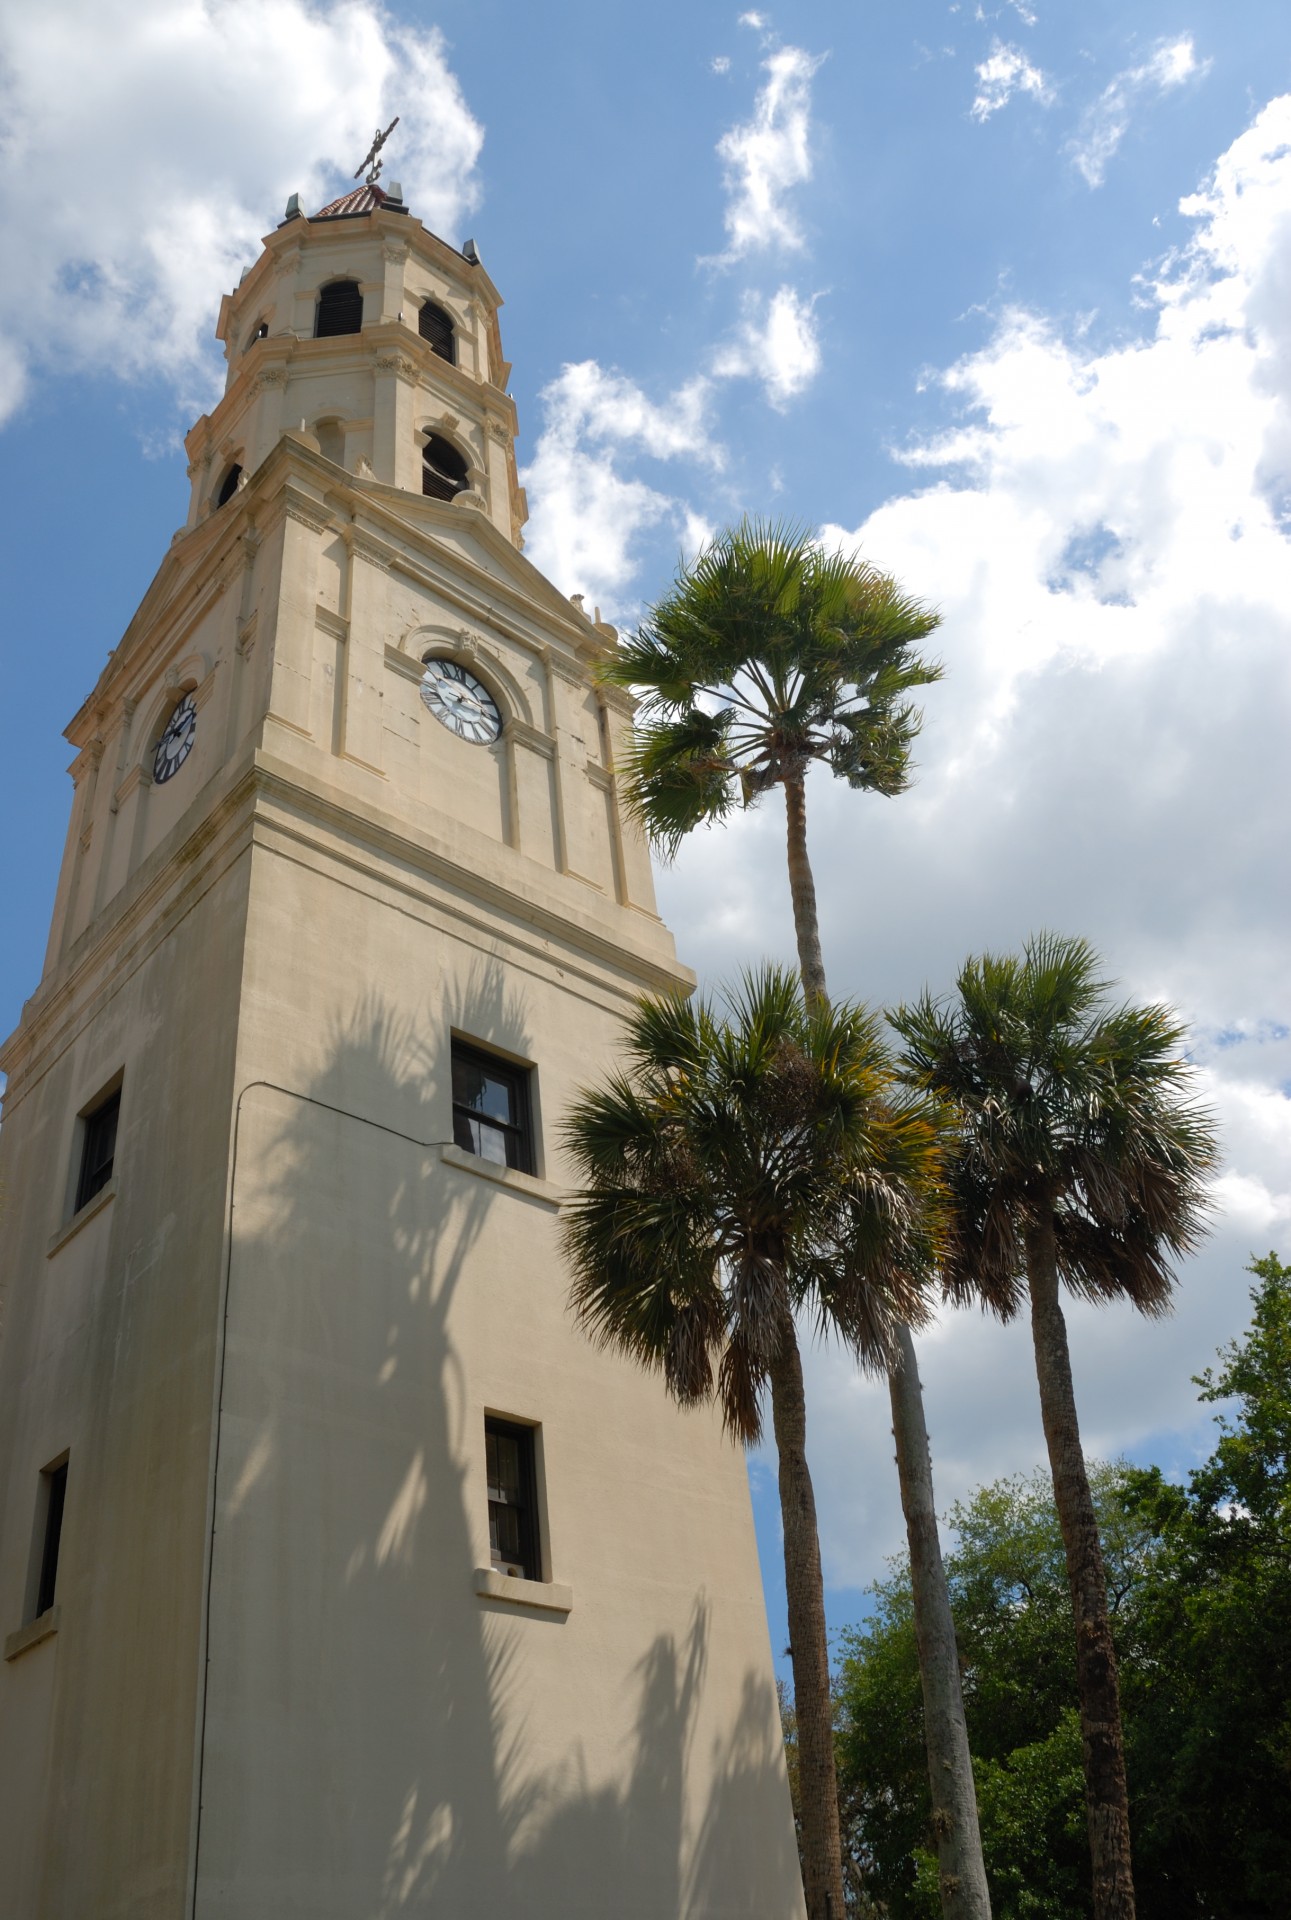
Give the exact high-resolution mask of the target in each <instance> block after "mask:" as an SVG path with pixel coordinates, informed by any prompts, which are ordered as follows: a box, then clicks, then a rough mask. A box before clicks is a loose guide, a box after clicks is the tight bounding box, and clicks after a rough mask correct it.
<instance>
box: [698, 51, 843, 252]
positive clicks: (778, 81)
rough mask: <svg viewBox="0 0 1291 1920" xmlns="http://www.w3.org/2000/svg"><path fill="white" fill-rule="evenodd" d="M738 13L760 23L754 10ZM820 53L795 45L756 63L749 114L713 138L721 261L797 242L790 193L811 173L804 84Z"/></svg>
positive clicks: (798, 230) (799, 235)
mask: <svg viewBox="0 0 1291 1920" xmlns="http://www.w3.org/2000/svg"><path fill="white" fill-rule="evenodd" d="M743 18H744V20H745V22H746V23H754V24H758V25H761V24H762V22H761V17H760V16H757V15H752V14H746V15H744V16H743ZM823 59H824V55H823V54H821V55H816V54H810V53H806V52H804V51H803V49H802V48H801V47H780V48H777V49H776V51H775V52H773V53H771V54H768V56H767V58H766V59H765V60H764V61H763V63H762V66H763V71H764V72H765V73H766V75H767V81H766V85H765V86H764V87H763V88H762V89H761V91H760V92H759V93H758V95H757V98H756V99H755V101H754V103H753V117H752V119H750V120H746V121H744V122H743V123H742V124H741V125H740V126H737V127H732V128H731V129H730V130H729V132H727V133H724V134H723V135H722V138H721V139H720V140H719V141H718V143H717V151H718V154H719V156H720V158H721V160H722V163H723V166H724V169H725V181H726V190H727V204H726V214H725V225H726V233H727V246H726V250H725V252H724V253H722V254H719V255H717V256H716V261H717V262H720V263H721V264H729V263H730V262H731V261H734V260H738V259H742V258H743V257H744V256H745V255H747V254H751V253H757V252H760V251H761V250H762V249H764V248H767V247H773V246H778V247H786V248H789V249H791V250H793V249H798V248H801V246H802V245H803V235H802V229H801V227H800V225H799V221H798V215H797V212H796V210H795V208H794V207H793V205H792V203H791V195H792V193H793V191H794V189H795V188H796V187H800V186H802V185H803V184H804V183H805V182H806V181H808V180H809V179H810V178H811V164H812V163H811V82H812V77H813V75H814V74H815V73H816V71H817V69H818V68H819V67H820V65H821V63H822V61H823Z"/></svg>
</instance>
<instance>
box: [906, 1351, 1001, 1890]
mask: <svg viewBox="0 0 1291 1920" xmlns="http://www.w3.org/2000/svg"><path fill="white" fill-rule="evenodd" d="M897 1339H898V1342H899V1345H900V1348H901V1357H900V1360H899V1361H898V1363H897V1364H896V1365H895V1366H894V1367H893V1368H892V1370H891V1371H890V1373H889V1374H888V1386H889V1389H890V1391H891V1396H892V1436H893V1438H894V1439H895V1441H896V1446H897V1474H898V1476H899V1478H900V1481H901V1506H902V1509H903V1511H904V1513H905V1524H906V1538H907V1539H908V1540H909V1543H910V1582H911V1586H912V1588H913V1591H914V1630H915V1639H916V1641H917V1643H918V1648H919V1679H920V1681H921V1683H922V1686H923V1727H924V1740H925V1744H926V1745H927V1749H928V1784H929V1786H930V1787H931V1788H932V1830H933V1835H934V1837H935V1839H936V1843H937V1867H938V1881H939V1884H940V1887H941V1911H942V1913H943V1915H944V1916H945V1920H990V1916H991V1896H990V1893H989V1891H988V1889H987V1885H986V1866H985V1863H984V1861H983V1859H982V1836H981V1832H980V1830H979V1828H978V1823H977V1794H976V1791H975V1789H974V1786H973V1763H972V1760H971V1758H970V1757H969V1751H968V1728H967V1726H966V1724H965V1721H964V1696H963V1691H962V1689H961V1687H960V1683H959V1650H958V1648H957V1646H956V1644H955V1622H954V1619H953V1617H952V1615H951V1611H950V1592H949V1589H948V1587H947V1585H946V1569H945V1567H944V1565H943V1564H942V1558H941V1542H940V1540H939V1538H938V1535H937V1509H936V1507H935V1506H934V1504H933V1494H932V1454H931V1450H930V1449H929V1445H928V1426H927V1422H926V1420H925V1418H924V1410H923V1391H922V1389H921V1387H920V1385H919V1365H918V1361H917V1360H916V1358H915V1351H914V1338H913V1336H912V1334H911V1332H910V1329H909V1327H902V1328H901V1329H900V1331H899V1333H898V1335H897Z"/></svg>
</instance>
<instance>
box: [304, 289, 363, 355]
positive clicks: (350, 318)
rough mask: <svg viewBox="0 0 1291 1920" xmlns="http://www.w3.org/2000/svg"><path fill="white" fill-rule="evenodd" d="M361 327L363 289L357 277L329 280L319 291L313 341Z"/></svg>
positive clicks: (330, 337) (359, 329)
mask: <svg viewBox="0 0 1291 1920" xmlns="http://www.w3.org/2000/svg"><path fill="white" fill-rule="evenodd" d="M362 330H363V292H362V289H361V288H360V286H359V283H358V281H357V280H329V281H328V283H327V285H326V286H325V287H320V288H319V290H318V306H317V308H316V309H315V314H314V338H315V340H331V339H334V338H335V337H336V336H337V335H338V334H344V333H361V332H362Z"/></svg>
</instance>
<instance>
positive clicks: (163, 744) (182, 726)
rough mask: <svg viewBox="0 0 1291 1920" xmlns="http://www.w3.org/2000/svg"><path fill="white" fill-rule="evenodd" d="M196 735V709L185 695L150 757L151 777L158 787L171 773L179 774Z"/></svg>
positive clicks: (191, 699) (190, 697)
mask: <svg viewBox="0 0 1291 1920" xmlns="http://www.w3.org/2000/svg"><path fill="white" fill-rule="evenodd" d="M196 733H197V708H196V707H195V706H194V704H193V696H192V694H191V693H186V694H185V695H184V697H183V699H182V700H181V701H180V703H179V705H178V706H177V707H176V708H175V711H174V712H173V713H172V714H171V716H170V718H169V720H168V721H167V722H166V730H165V732H164V733H163V734H162V736H161V739H160V740H159V741H158V742H157V751H156V753H155V754H154V755H153V757H152V777H153V779H154V780H155V781H156V782H157V784H158V785H159V786H160V784H161V783H162V781H163V780H169V778H170V776H171V774H172V773H178V772H179V769H180V768H181V767H182V766H183V764H184V762H185V760H187V758H188V756H189V754H190V753H191V752H192V747H193V740H194V738H195V736H196Z"/></svg>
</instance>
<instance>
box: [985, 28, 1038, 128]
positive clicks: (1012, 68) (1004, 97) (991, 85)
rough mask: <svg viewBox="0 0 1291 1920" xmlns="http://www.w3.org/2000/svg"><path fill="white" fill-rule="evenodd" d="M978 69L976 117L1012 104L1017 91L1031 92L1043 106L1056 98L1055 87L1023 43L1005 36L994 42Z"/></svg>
mask: <svg viewBox="0 0 1291 1920" xmlns="http://www.w3.org/2000/svg"><path fill="white" fill-rule="evenodd" d="M976 71H977V92H976V94H975V96H974V98H973V104H972V106H971V107H970V108H969V112H970V113H971V114H972V117H973V119H974V120H989V119H990V117H991V115H992V114H993V113H998V112H999V110H1000V108H1001V107H1006V106H1007V105H1008V103H1009V101H1010V100H1011V99H1012V98H1013V96H1014V94H1015V93H1028V94H1030V95H1031V98H1032V99H1033V100H1037V101H1038V102H1039V103H1040V105H1041V106H1042V107H1047V106H1048V105H1049V103H1050V101H1051V100H1052V99H1053V88H1052V87H1051V86H1050V84H1049V82H1048V81H1047V80H1046V79H1045V76H1044V74H1043V73H1042V72H1041V71H1040V69H1039V67H1037V66H1033V65H1032V63H1031V61H1030V60H1028V59H1027V57H1026V55H1025V54H1024V53H1023V52H1022V50H1021V48H1020V47H1010V46H1006V45H1005V43H1004V42H1003V41H1002V40H996V41H994V42H993V43H992V46H991V51H990V52H989V54H988V55H987V56H986V58H985V60H983V61H982V63H981V65H980V66H979V67H978V68H977V70H976Z"/></svg>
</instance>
